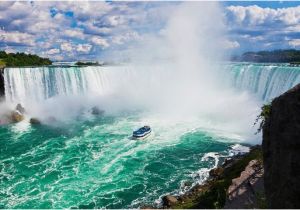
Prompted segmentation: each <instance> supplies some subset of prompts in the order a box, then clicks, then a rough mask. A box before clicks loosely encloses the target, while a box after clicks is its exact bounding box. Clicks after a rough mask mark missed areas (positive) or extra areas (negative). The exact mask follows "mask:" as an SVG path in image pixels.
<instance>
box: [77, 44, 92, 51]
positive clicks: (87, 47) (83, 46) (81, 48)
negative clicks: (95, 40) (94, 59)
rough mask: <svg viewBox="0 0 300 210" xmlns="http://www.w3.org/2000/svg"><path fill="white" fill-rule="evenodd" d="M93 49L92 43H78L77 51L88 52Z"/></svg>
mask: <svg viewBox="0 0 300 210" xmlns="http://www.w3.org/2000/svg"><path fill="white" fill-rule="evenodd" d="M91 49H92V45H90V44H79V45H77V48H76V50H77V52H82V53H88V52H90V51H91Z"/></svg>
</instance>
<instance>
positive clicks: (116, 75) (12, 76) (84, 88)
mask: <svg viewBox="0 0 300 210" xmlns="http://www.w3.org/2000/svg"><path fill="white" fill-rule="evenodd" d="M226 70H227V71H226V72H228V73H229V79H230V80H231V84H232V85H233V87H235V88H237V89H238V90H243V91H249V92H251V93H254V94H256V95H257V96H258V97H259V98H260V99H262V100H263V101H269V100H271V99H272V98H274V97H276V96H278V95H280V94H281V93H283V92H285V91H287V90H288V89H290V88H291V87H293V86H295V85H296V84H298V83H300V67H291V66H288V65H278V64H254V63H253V64H251V63H232V64H228V65H226ZM226 72H225V73H226ZM139 73H141V72H137V71H136V70H133V69H131V68H129V67H126V66H118V67H84V68H82V67H40V68H7V69H5V75H4V77H5V90H6V92H5V95H6V99H7V100H8V101H10V102H15V103H17V102H21V103H22V102H26V101H28V100H29V101H36V102H39V101H43V100H45V99H48V98H51V97H55V96H70V95H85V94H91V93H92V94H96V95H109V94H111V93H114V92H116V91H117V90H119V89H118V88H119V87H121V86H122V85H124V84H126V83H127V85H126V86H130V85H133V86H135V85H134V84H130V82H132V83H133V82H134V81H135V82H136V84H137V85H136V86H135V87H138V84H139V81H138V80H141V79H142V80H143V83H145V82H147V83H148V84H149V85H153V84H154V83H159V82H163V81H162V80H159V78H153V76H155V75H151V74H150V73H149V72H148V73H147V72H146V75H145V72H143V73H142V74H139ZM137 74H139V75H138V76H137ZM156 75H157V74H156ZM141 77H143V78H141ZM145 78H146V79H145ZM146 80H148V81H146ZM151 80H152V83H151V84H150V82H151Z"/></svg>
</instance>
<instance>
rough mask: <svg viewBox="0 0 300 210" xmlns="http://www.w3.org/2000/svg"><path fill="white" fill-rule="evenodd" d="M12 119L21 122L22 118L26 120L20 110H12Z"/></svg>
mask: <svg viewBox="0 0 300 210" xmlns="http://www.w3.org/2000/svg"><path fill="white" fill-rule="evenodd" d="M11 119H12V121H13V122H16V123H17V122H21V121H22V120H24V115H23V114H21V113H20V112H19V111H17V110H16V111H12V112H11Z"/></svg>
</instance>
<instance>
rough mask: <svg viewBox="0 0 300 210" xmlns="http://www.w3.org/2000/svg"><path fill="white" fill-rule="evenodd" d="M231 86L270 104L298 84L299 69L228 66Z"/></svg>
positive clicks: (269, 65)
mask: <svg viewBox="0 0 300 210" xmlns="http://www.w3.org/2000/svg"><path fill="white" fill-rule="evenodd" d="M227 70H228V71H229V72H230V73H231V83H232V85H233V86H234V87H235V88H237V89H239V90H244V91H249V92H251V93H254V94H255V95H256V96H258V97H259V98H260V99H261V100H263V101H265V102H270V100H272V99H273V98H274V97H277V96H279V95H280V94H282V93H284V92H285V91H287V90H289V89H290V88H292V87H293V86H295V85H297V84H298V83H300V67H291V66H289V65H288V64H251V63H247V64H244V63H242V64H230V65H228V67H227Z"/></svg>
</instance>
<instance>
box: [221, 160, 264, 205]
mask: <svg viewBox="0 0 300 210" xmlns="http://www.w3.org/2000/svg"><path fill="white" fill-rule="evenodd" d="M263 174H264V171H263V166H262V163H261V162H260V161H258V160H251V161H250V162H249V163H248V165H247V166H246V168H245V170H244V171H243V172H242V173H241V175H240V176H239V177H237V178H235V179H232V184H231V185H230V186H229V188H228V190H227V199H226V203H225V206H224V209H247V208H265V206H264V205H263V202H262V201H264V196H263V195H264V182H263Z"/></svg>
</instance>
